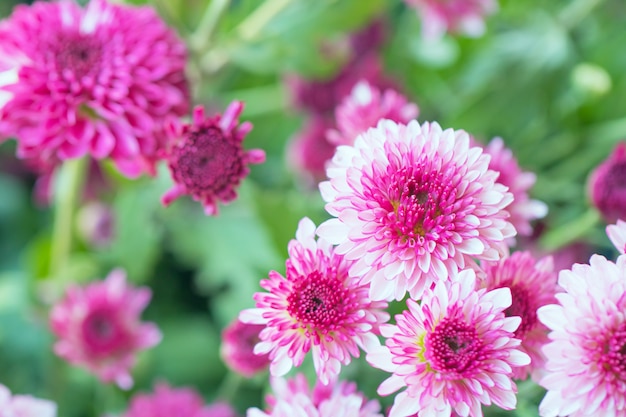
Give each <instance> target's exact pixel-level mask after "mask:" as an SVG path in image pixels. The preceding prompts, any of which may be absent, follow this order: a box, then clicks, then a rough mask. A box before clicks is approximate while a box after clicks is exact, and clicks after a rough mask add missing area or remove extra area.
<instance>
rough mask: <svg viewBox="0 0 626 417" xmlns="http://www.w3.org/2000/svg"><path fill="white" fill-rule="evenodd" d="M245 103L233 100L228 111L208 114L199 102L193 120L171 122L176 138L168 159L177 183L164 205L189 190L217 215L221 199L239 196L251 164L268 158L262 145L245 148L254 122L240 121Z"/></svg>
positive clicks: (206, 209) (209, 210)
mask: <svg viewBox="0 0 626 417" xmlns="http://www.w3.org/2000/svg"><path fill="white" fill-rule="evenodd" d="M242 111H243V103H242V102H240V101H233V102H232V103H231V104H230V105H229V106H228V108H227V109H226V111H225V112H224V115H220V114H216V115H214V116H212V117H205V115H204V108H203V107H202V106H197V107H196V108H195V109H194V112H193V121H192V123H191V124H184V125H183V124H180V123H178V122H177V121H174V122H173V123H172V124H170V125H168V131H169V134H170V135H171V136H172V138H173V142H172V144H171V146H170V147H169V149H168V151H167V154H166V159H167V163H168V166H169V168H170V172H171V173H172V178H173V179H174V182H175V185H174V187H172V188H171V189H170V190H169V191H168V192H167V193H166V194H165V195H164V196H163V198H162V202H163V204H164V205H168V204H170V203H171V202H172V201H173V200H175V199H176V198H178V197H180V196H182V195H184V194H189V195H191V196H192V197H193V199H194V200H196V201H199V202H201V203H202V205H203V206H204V211H205V213H206V214H207V215H209V216H212V215H216V214H217V212H218V208H217V202H218V201H221V202H222V203H229V202H231V201H233V200H234V199H235V198H237V192H236V189H237V187H238V186H239V184H240V182H241V180H243V179H244V178H245V177H246V176H247V175H248V173H249V172H250V168H249V167H248V165H249V164H260V163H262V162H264V161H265V152H264V151H263V150H261V149H251V150H247V151H245V150H244V149H243V146H242V142H243V140H244V138H245V136H246V135H247V134H248V132H250V130H251V129H252V124H251V123H249V122H244V123H242V124H239V120H238V118H239V115H240V114H241V112H242Z"/></svg>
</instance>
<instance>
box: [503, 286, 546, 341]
mask: <svg viewBox="0 0 626 417" xmlns="http://www.w3.org/2000/svg"><path fill="white" fill-rule="evenodd" d="M509 289H510V290H511V298H512V302H511V306H510V307H509V308H507V309H506V310H504V315H505V316H506V317H514V316H517V317H520V318H521V319H522V322H521V323H520V325H519V327H518V328H517V330H516V331H515V337H517V338H520V339H521V338H522V337H523V336H524V335H525V334H526V333H528V332H529V331H530V330H532V329H533V328H534V327H535V325H536V324H537V323H538V320H537V308H535V306H533V305H531V303H530V300H531V297H530V294H529V293H528V290H527V289H526V288H522V287H520V286H519V285H512V286H510V287H509Z"/></svg>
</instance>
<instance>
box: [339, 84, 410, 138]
mask: <svg viewBox="0 0 626 417" xmlns="http://www.w3.org/2000/svg"><path fill="white" fill-rule="evenodd" d="M418 114H419V109H418V108H417V106H416V105H415V104H413V103H409V102H407V100H406V98H405V97H404V96H403V95H401V94H399V93H398V92H397V91H395V90H392V89H387V90H385V91H384V92H381V91H380V90H378V89H377V88H376V87H373V86H372V85H370V84H369V83H368V82H367V81H361V82H359V83H358V84H356V85H355V86H354V88H353V89H352V92H351V94H350V95H349V96H346V97H345V98H344V99H343V101H342V103H341V104H340V105H339V107H337V108H336V109H335V118H336V120H337V130H334V129H333V130H331V131H329V132H328V134H327V136H328V140H329V142H331V143H333V144H335V145H352V144H354V140H355V139H356V137H357V136H358V135H360V134H361V133H363V132H365V131H366V130H367V129H369V128H370V127H376V125H377V124H378V121H379V120H380V119H389V120H393V121H394V122H398V123H408V122H410V121H411V120H413V119H415V118H416V117H417V115H418Z"/></svg>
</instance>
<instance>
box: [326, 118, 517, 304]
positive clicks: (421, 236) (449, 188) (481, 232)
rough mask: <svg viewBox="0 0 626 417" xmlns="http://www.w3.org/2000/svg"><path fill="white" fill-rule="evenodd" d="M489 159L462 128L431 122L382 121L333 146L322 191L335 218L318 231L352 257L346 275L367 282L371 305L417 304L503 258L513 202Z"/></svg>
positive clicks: (512, 231)
mask: <svg viewBox="0 0 626 417" xmlns="http://www.w3.org/2000/svg"><path fill="white" fill-rule="evenodd" d="M488 164H489V157H488V156H486V155H484V154H483V153H482V150H481V149H480V148H479V147H470V146H469V136H468V134H467V133H465V132H464V131H453V130H452V129H448V130H445V131H442V129H441V127H439V125H438V124H437V123H432V124H429V123H424V124H423V125H422V126H420V125H419V124H418V123H417V122H415V121H412V122H411V123H409V124H408V125H407V126H405V125H401V124H396V123H394V122H392V121H389V120H383V121H381V122H380V123H379V124H378V127H377V128H375V129H370V130H368V131H367V132H366V133H364V134H362V135H361V136H359V137H358V138H357V139H356V141H355V143H354V146H340V147H338V148H337V152H336V153H335V156H334V157H333V160H332V162H331V164H330V166H329V168H328V171H327V173H328V177H329V179H330V180H329V181H325V182H323V183H321V184H320V191H321V193H322V197H323V198H324V200H325V201H326V202H327V204H326V210H327V211H328V212H329V213H330V214H331V215H333V216H336V217H337V218H336V219H330V220H328V221H326V222H325V223H323V224H322V225H320V227H319V229H318V234H319V235H320V236H321V237H323V238H324V239H326V240H328V241H330V242H331V243H334V244H338V245H339V246H338V247H337V249H336V252H337V253H340V254H345V257H346V259H349V260H356V263H355V264H354V265H352V266H351V268H350V275H352V276H354V277H362V281H363V282H364V283H370V282H371V288H370V296H371V298H372V299H375V300H382V299H389V298H395V299H397V300H400V299H402V298H403V297H404V295H405V294H406V292H407V291H409V293H410V294H411V297H412V298H414V299H419V298H420V296H421V294H422V292H423V291H424V289H426V288H429V287H430V286H431V284H432V283H433V282H437V281H439V280H445V279H448V277H449V276H453V275H455V274H456V273H457V272H458V270H460V269H463V268H465V267H466V265H467V264H468V263H471V262H474V258H476V259H481V260H497V259H499V258H500V257H502V256H503V255H504V254H506V253H507V251H508V247H507V245H506V241H505V240H506V239H507V238H509V237H511V236H513V234H514V233H515V229H514V228H513V226H512V225H511V223H509V222H508V221H507V217H508V216H509V214H508V212H507V211H506V210H504V208H505V207H506V206H507V205H509V204H510V202H511V199H512V195H511V194H510V193H508V192H506V188H505V187H504V186H503V185H501V184H498V183H496V182H495V180H496V178H497V173H496V172H495V171H491V170H489V169H488V168H487V165H488Z"/></svg>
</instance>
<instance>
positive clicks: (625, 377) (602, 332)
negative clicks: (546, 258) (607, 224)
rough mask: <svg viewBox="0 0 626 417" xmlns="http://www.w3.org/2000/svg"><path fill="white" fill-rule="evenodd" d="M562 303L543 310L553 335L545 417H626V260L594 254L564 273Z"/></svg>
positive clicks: (545, 379)
mask: <svg viewBox="0 0 626 417" xmlns="http://www.w3.org/2000/svg"><path fill="white" fill-rule="evenodd" d="M559 285H560V286H561V287H562V288H563V289H564V290H565V292H563V293H558V294H557V295H556V298H557V300H558V304H554V305H548V306H544V307H541V308H540V309H539V313H538V315H539V320H541V322H542V323H544V324H545V325H546V326H548V328H550V330H551V332H550V334H549V337H550V339H551V342H550V343H548V344H547V345H546V346H545V347H544V349H543V351H544V353H545V355H546V357H547V358H548V359H547V362H546V372H547V375H546V376H545V377H543V378H542V379H541V381H540V384H541V385H542V386H543V387H544V388H546V389H547V390H548V392H547V394H546V396H545V398H544V399H543V401H542V402H541V404H540V405H539V414H540V415H541V416H543V417H555V416H569V417H595V416H615V417H619V416H622V417H623V416H626V382H625V381H626V349H624V346H626V315H625V311H626V256H625V255H621V256H620V257H619V258H618V259H617V261H616V263H613V262H610V261H608V260H607V259H606V258H604V257H603V256H600V255H593V256H592V257H591V259H590V260H589V265H584V264H576V265H574V266H572V269H571V270H563V271H561V272H560V274H559Z"/></svg>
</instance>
